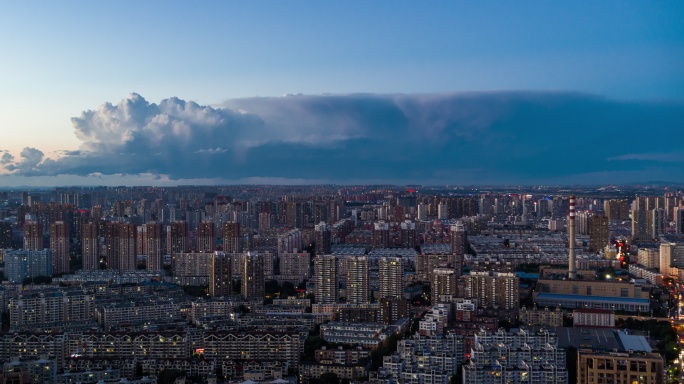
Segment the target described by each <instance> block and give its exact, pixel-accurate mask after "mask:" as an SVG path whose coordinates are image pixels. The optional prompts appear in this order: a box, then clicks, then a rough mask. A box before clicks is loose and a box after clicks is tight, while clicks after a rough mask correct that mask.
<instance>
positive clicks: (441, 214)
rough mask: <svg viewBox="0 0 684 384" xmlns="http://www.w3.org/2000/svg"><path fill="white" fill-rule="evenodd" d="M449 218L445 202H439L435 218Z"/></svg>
mask: <svg viewBox="0 0 684 384" xmlns="http://www.w3.org/2000/svg"><path fill="white" fill-rule="evenodd" d="M448 218H449V211H448V208H447V204H446V203H439V205H438V206H437V219H438V220H447V219H448Z"/></svg>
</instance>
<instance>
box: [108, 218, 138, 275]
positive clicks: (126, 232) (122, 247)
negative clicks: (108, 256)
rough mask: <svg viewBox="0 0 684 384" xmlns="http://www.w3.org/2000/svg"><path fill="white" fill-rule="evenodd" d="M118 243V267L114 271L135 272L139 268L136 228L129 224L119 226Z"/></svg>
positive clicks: (114, 267) (113, 266) (114, 266)
mask: <svg viewBox="0 0 684 384" xmlns="http://www.w3.org/2000/svg"><path fill="white" fill-rule="evenodd" d="M117 227H118V228H117V233H116V241H117V243H118V248H117V249H118V254H117V255H116V260H115V261H116V262H117V265H112V266H111V268H112V269H118V270H119V271H122V272H124V271H135V270H136V269H137V267H138V255H137V247H136V241H137V237H136V226H135V225H133V224H129V223H119V224H117Z"/></svg>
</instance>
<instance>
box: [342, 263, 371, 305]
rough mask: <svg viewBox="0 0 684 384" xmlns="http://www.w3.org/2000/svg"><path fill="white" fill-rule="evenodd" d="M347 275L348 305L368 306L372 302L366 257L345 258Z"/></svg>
mask: <svg viewBox="0 0 684 384" xmlns="http://www.w3.org/2000/svg"><path fill="white" fill-rule="evenodd" d="M344 266H345V270H346V274H347V290H346V296H347V303H350V304H366V303H369V302H370V281H369V276H368V274H369V267H370V265H369V263H368V257H366V256H347V257H345V258H344Z"/></svg>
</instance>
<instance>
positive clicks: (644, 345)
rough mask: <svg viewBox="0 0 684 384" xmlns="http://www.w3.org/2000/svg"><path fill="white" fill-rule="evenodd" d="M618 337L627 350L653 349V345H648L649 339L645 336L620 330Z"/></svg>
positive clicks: (649, 350)
mask: <svg viewBox="0 0 684 384" xmlns="http://www.w3.org/2000/svg"><path fill="white" fill-rule="evenodd" d="M618 337H619V338H620V342H621V343H622V346H623V347H624V350H625V351H629V350H632V351H646V352H651V351H652V350H651V346H650V345H648V341H647V340H646V338H645V337H643V336H638V335H630V334H628V333H626V332H624V331H619V332H618Z"/></svg>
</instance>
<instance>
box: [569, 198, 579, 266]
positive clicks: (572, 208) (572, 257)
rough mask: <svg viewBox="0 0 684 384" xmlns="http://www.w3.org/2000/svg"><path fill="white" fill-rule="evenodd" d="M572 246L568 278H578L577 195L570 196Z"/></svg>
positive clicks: (570, 248)
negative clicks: (576, 246) (576, 261)
mask: <svg viewBox="0 0 684 384" xmlns="http://www.w3.org/2000/svg"><path fill="white" fill-rule="evenodd" d="M568 232H569V234H570V236H569V237H570V239H569V241H570V247H569V249H568V279H576V278H577V267H576V266H575V196H570V220H569V221H568Z"/></svg>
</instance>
